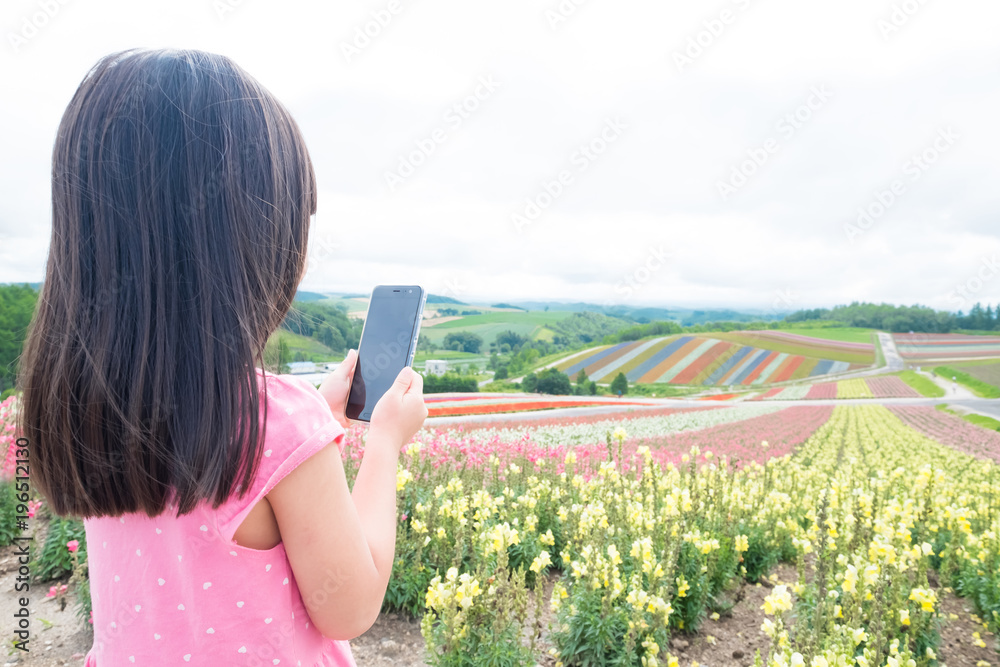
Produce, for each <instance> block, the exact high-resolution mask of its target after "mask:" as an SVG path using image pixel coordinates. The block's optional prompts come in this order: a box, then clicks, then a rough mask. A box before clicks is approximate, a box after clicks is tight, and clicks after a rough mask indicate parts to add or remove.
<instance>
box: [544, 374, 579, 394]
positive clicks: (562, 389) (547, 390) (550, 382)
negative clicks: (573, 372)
mask: <svg viewBox="0 0 1000 667" xmlns="http://www.w3.org/2000/svg"><path fill="white" fill-rule="evenodd" d="M536 390H537V391H538V392H539V393H540V394H558V395H560V396H565V395H568V394H572V393H573V386H572V385H571V384H570V382H569V376H568V375H566V374H565V373H563V372H562V371H559V370H557V369H555V368H546V369H545V370H544V371H542V372H541V373H539V374H538V383H537V385H536Z"/></svg>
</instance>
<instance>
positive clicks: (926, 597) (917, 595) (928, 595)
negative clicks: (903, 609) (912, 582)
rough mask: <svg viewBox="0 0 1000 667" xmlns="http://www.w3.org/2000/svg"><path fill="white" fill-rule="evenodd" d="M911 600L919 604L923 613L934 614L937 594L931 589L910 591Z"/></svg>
mask: <svg viewBox="0 0 1000 667" xmlns="http://www.w3.org/2000/svg"><path fill="white" fill-rule="evenodd" d="M910 599H911V600H913V601H914V602H919V603H920V609H921V610H922V611H926V612H929V613H933V612H934V603H935V602H937V594H936V593H935V592H934V591H932V590H931V589H929V588H914V589H913V590H912V591H910Z"/></svg>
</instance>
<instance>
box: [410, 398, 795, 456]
mask: <svg viewBox="0 0 1000 667" xmlns="http://www.w3.org/2000/svg"><path fill="white" fill-rule="evenodd" d="M779 410H781V407H780V406H776V405H753V404H734V405H727V406H724V407H711V408H691V409H682V410H679V409H675V408H654V409H642V410H635V411H633V412H630V413H627V414H622V413H617V414H615V415H596V416H594V417H593V419H586V418H574V419H558V418H557V419H555V420H552V421H537V420H532V422H529V423H528V424H522V422H521V420H520V419H519V418H513V419H511V420H509V421H506V422H496V423H494V424H492V425H491V424H488V423H487V424H483V423H474V422H472V423H466V424H461V425H456V426H454V427H451V426H445V427H443V428H438V427H431V428H428V429H425V431H426V432H427V433H428V434H431V437H432V438H433V441H439V440H440V441H443V442H444V443H445V448H446V449H447V448H456V447H462V446H463V445H466V444H476V445H479V446H483V447H486V448H487V450H491V449H498V447H499V446H500V445H508V444H511V443H518V442H529V443H531V444H533V445H539V446H541V447H547V448H558V447H569V446H583V445H593V444H595V443H597V444H600V443H602V442H604V437H605V434H607V432H608V431H609V430H614V429H616V428H619V427H620V426H622V425H623V424H627V426H628V433H629V438H630V439H640V440H644V439H648V438H662V437H665V436H669V435H672V434H675V433H680V432H682V431H694V430H699V429H707V428H711V427H715V426H719V425H722V424H730V423H740V422H743V421H745V420H748V419H752V418H754V417H760V416H762V415H768V414H772V413H775V412H777V411H779Z"/></svg>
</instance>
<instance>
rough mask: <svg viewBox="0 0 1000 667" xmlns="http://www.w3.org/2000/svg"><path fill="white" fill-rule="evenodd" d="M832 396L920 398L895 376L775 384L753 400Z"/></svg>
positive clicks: (792, 399)
mask: <svg viewBox="0 0 1000 667" xmlns="http://www.w3.org/2000/svg"><path fill="white" fill-rule="evenodd" d="M830 398H920V394H919V393H918V392H917V391H916V390H915V389H914V388H913V387H911V386H910V385H908V384H906V383H905V382H903V380H901V379H900V378H898V377H896V376H894V375H883V376H877V377H870V378H854V379H851V380H841V381H839V382H820V383H818V384H811V385H810V384H798V385H793V386H791V387H772V388H771V389H768V390H767V391H766V392H764V393H763V394H759V395H757V396H754V397H753V398H751V399H750V400H751V401H797V400H800V399H830Z"/></svg>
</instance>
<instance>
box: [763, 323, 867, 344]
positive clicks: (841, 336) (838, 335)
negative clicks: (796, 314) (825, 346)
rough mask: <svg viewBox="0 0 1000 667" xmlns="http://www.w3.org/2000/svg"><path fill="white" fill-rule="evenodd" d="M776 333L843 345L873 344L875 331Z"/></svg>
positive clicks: (839, 329) (847, 329)
mask: <svg viewBox="0 0 1000 667" xmlns="http://www.w3.org/2000/svg"><path fill="white" fill-rule="evenodd" d="M775 331H785V332H788V333H794V334H799V335H801V336H811V337H813V338H822V339H823V340H835V341H839V342H841V343H871V342H872V332H873V331H874V329H863V328H861V327H821V328H815V329H796V328H790V329H775Z"/></svg>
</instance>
